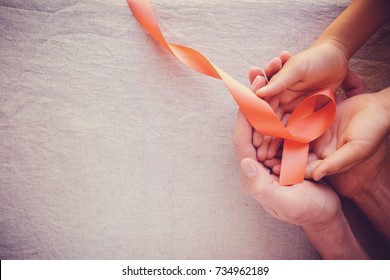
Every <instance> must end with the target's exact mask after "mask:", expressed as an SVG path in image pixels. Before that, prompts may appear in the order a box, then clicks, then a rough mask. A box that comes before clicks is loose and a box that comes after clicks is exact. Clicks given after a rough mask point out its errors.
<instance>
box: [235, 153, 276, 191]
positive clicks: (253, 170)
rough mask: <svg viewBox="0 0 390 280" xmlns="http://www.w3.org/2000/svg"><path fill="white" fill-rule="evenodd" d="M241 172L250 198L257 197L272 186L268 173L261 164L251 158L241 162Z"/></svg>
mask: <svg viewBox="0 0 390 280" xmlns="http://www.w3.org/2000/svg"><path fill="white" fill-rule="evenodd" d="M241 170H242V172H243V174H244V177H245V180H246V181H247V183H248V187H249V193H250V194H251V195H252V196H257V195H258V194H260V193H262V192H264V191H265V190H266V189H267V188H269V187H270V186H271V185H272V184H273V179H272V177H271V175H270V174H269V171H268V170H267V169H266V168H265V167H264V166H263V165H262V164H261V163H259V162H257V161H255V160H253V159H251V158H244V159H243V160H242V161H241Z"/></svg>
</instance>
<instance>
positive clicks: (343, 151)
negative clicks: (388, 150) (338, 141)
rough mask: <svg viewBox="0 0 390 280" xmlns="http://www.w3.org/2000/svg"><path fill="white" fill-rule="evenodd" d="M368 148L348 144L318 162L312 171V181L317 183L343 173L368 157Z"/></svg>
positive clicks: (351, 143)
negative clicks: (327, 177)
mask: <svg viewBox="0 0 390 280" xmlns="http://www.w3.org/2000/svg"><path fill="white" fill-rule="evenodd" d="M370 152H371V151H370V150H369V149H368V147H364V145H361V144H359V143H353V142H348V143H346V144H344V145H343V146H342V147H341V148H339V149H338V150H337V151H335V152H334V153H333V154H331V155H330V156H327V157H326V158H324V159H323V160H320V161H319V163H318V165H317V167H315V168H314V171H313V179H314V180H316V181H318V180H321V179H322V178H323V177H325V176H327V175H332V174H336V173H341V172H344V171H346V170H348V169H350V168H352V167H353V166H355V165H357V164H359V163H360V162H362V161H364V160H365V159H367V158H368V157H369V156H370Z"/></svg>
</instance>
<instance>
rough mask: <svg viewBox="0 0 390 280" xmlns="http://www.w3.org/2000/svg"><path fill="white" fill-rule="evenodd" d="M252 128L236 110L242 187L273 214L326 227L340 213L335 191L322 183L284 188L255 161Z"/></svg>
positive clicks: (237, 148) (303, 183)
mask: <svg viewBox="0 0 390 280" xmlns="http://www.w3.org/2000/svg"><path fill="white" fill-rule="evenodd" d="M253 131H254V129H253V127H252V126H251V124H250V123H249V122H248V121H247V119H246V118H245V116H244V115H243V114H242V113H241V112H240V111H239V112H238V115H237V122H236V128H235V134H234V142H235V146H236V151H237V156H238V160H239V162H240V165H241V178H242V184H243V187H244V190H245V191H246V192H248V193H250V194H251V195H252V196H253V197H254V198H255V199H256V200H257V201H258V202H260V204H261V205H262V206H263V207H264V208H265V209H266V210H267V211H268V212H269V213H270V214H271V215H272V216H274V217H276V218H278V219H280V220H282V221H285V222H288V223H292V224H297V225H301V226H303V227H304V228H315V227H318V226H321V227H326V225H328V224H331V223H332V222H333V220H334V219H336V217H338V216H339V215H340V211H341V208H340V201H339V198H338V196H337V194H336V193H335V192H334V191H333V190H332V189H331V188H330V187H328V186H326V185H324V184H315V183H313V182H310V181H304V182H302V183H299V184H296V185H294V186H289V187H283V186H280V185H279V183H278V177H277V176H276V175H273V174H270V172H269V170H268V169H267V168H265V167H264V165H262V164H261V163H260V162H258V160H257V157H256V148H257V147H256V146H255V145H254V144H253V136H254V135H253Z"/></svg>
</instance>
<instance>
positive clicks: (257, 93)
mask: <svg viewBox="0 0 390 280" xmlns="http://www.w3.org/2000/svg"><path fill="white" fill-rule="evenodd" d="M265 88H267V86H263V87H262V88H261V89H258V90H257V91H256V92H255V93H256V95H262V94H263V92H264V89H265Z"/></svg>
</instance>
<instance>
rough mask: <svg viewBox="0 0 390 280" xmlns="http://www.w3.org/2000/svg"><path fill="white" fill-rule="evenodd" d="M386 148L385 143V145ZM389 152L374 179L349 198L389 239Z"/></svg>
mask: <svg viewBox="0 0 390 280" xmlns="http://www.w3.org/2000/svg"><path fill="white" fill-rule="evenodd" d="M385 148H386V150H387V145H385ZM389 170H390V153H387V157H386V158H385V161H384V162H383V164H381V165H380V170H379V172H378V173H377V176H376V177H375V179H374V181H373V182H372V183H371V184H369V186H365V187H364V188H362V190H361V191H360V192H357V193H356V194H355V195H354V196H353V197H351V200H352V201H353V202H354V203H355V204H356V205H357V206H358V207H359V208H360V209H361V210H362V211H363V213H364V214H365V215H366V216H367V217H368V218H369V219H370V221H371V222H372V223H373V225H374V226H375V227H376V228H377V229H378V230H379V231H380V232H381V233H382V234H383V235H384V236H386V237H387V238H388V239H389V240H390V211H389V201H390V184H389V182H390V176H389Z"/></svg>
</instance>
